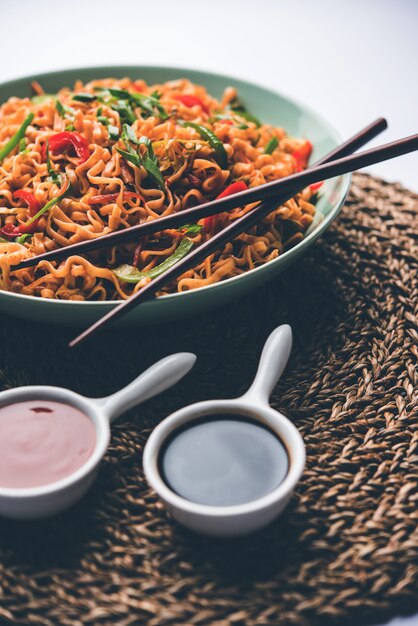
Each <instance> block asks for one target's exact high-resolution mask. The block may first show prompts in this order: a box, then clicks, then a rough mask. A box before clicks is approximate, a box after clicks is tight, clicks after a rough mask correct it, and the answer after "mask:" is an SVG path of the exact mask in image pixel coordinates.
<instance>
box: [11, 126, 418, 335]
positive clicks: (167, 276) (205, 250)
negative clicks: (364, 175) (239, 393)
mask: <svg viewBox="0 0 418 626" xmlns="http://www.w3.org/2000/svg"><path fill="white" fill-rule="evenodd" d="M386 127H387V123H386V120H384V119H382V118H380V119H378V120H376V121H375V122H373V124H370V126H368V127H366V128H365V129H363V130H362V131H361V132H359V133H358V134H357V135H355V136H354V137H352V138H351V139H349V140H348V141H347V142H345V143H343V144H342V145H341V146H339V147H338V148H336V149H335V150H333V151H332V152H330V153H329V154H328V155H326V156H325V157H324V158H322V159H321V160H320V161H319V162H318V163H317V164H316V165H315V166H313V167H311V168H309V169H307V170H305V171H304V172H300V173H298V174H293V175H292V176H288V177H287V178H284V179H280V180H277V181H273V182H270V183H266V184H265V185H260V186H259V187H254V188H251V189H248V190H246V191H242V192H240V193H237V194H235V195H233V196H227V197H225V198H220V199H218V200H214V201H212V202H207V203H205V204H202V205H200V206H198V207H193V208H191V209H186V210H184V211H181V212H180V213H176V214H173V215H168V216H166V217H162V218H159V219H156V220H153V221H151V222H145V223H144V224H140V225H138V226H133V227H131V228H129V229H126V230H124V231H118V232H116V233H110V234H108V235H104V236H103V237H100V238H98V239H95V240H90V241H87V242H82V243H80V244H74V245H71V246H66V247H65V248H62V249H60V250H54V251H51V252H47V253H45V254H42V255H39V256H37V257H32V258H31V259H26V260H25V261H22V262H21V263H20V264H19V265H18V266H16V267H14V268H13V269H14V270H15V269H21V268H23V267H30V266H32V265H35V264H37V263H39V261H41V260H45V259H48V260H57V259H61V258H63V257H66V256H69V255H71V254H75V253H77V254H80V253H82V252H86V251H91V250H94V249H97V248H100V247H103V246H106V245H108V244H112V245H114V244H115V243H120V242H121V241H126V240H129V239H133V238H137V237H138V236H144V235H146V234H150V233H155V232H160V231H162V230H165V229H168V228H178V227H180V226H183V225H184V224H187V223H189V222H191V221H196V220H199V219H202V218H203V217H208V216H209V215H215V214H216V213H221V212H224V211H228V210H231V209H233V208H236V207H240V206H243V205H246V204H249V203H253V202H259V201H261V202H260V204H259V205H257V206H256V207H254V208H253V209H251V211H249V212H248V213H247V214H245V215H244V216H242V217H241V218H238V219H237V220H234V221H233V222H231V223H230V224H229V225H228V226H227V227H226V228H224V229H223V230H222V231H221V232H219V233H218V234H216V235H214V236H213V237H212V238H211V239H209V240H208V241H206V242H205V243H203V244H201V245H200V246H199V247H198V248H196V249H195V250H194V251H192V252H191V253H190V254H188V255H187V256H186V257H185V258H183V259H182V260H180V261H179V262H178V263H177V264H176V265H174V266H173V267H171V268H170V269H168V270H167V271H166V272H164V273H163V274H161V275H160V276H158V277H157V278H155V279H153V280H152V281H150V282H149V283H148V284H147V285H146V286H145V287H143V288H142V289H141V290H140V291H138V292H137V293H135V294H134V295H132V296H131V297H130V298H129V299H128V300H126V301H124V302H122V303H121V304H119V305H118V306H117V307H116V308H114V309H112V310H111V311H110V312H109V313H107V314H106V315H104V316H103V317H102V318H101V319H99V320H98V321H97V322H95V323H94V324H92V325H91V326H90V327H89V328H87V329H86V330H85V331H84V332H82V333H81V334H80V335H79V336H78V337H76V338H75V339H73V340H72V341H71V342H70V344H69V345H70V347H74V346H76V345H77V344H79V343H81V342H82V341H84V340H85V339H86V338H87V337H89V336H91V335H92V334H93V333H95V332H97V331H99V330H102V329H103V328H104V327H105V326H107V325H108V324H109V323H110V322H114V321H116V320H117V319H119V318H120V317H122V316H123V315H125V314H126V313H127V312H128V311H130V310H131V309H133V308H134V307H136V306H138V305H139V304H141V303H142V302H144V301H145V300H148V299H150V298H152V297H153V296H154V294H155V292H156V291H158V290H159V289H161V288H162V287H163V286H164V285H165V284H166V283H168V282H170V281H171V280H173V279H174V278H176V277H177V276H179V275H181V274H183V273H184V272H185V271H187V270H188V269H190V268H192V267H194V266H196V265H198V264H199V263H200V262H201V261H203V260H204V259H205V258H206V257H207V256H208V255H210V254H211V253H212V252H214V251H215V250H217V249H219V248H220V247H221V246H223V245H224V244H225V243H226V242H228V241H231V240H233V239H234V238H235V237H237V236H238V235H239V234H240V233H242V232H244V231H245V230H247V229H249V228H251V227H252V226H253V225H254V224H256V223H257V222H259V221H260V220H262V219H263V218H264V217H265V216H266V215H268V214H269V213H270V212H272V211H273V210H274V209H275V208H277V206H280V205H281V204H284V203H285V202H287V201H288V200H289V199H290V198H292V197H293V196H294V195H295V194H297V193H299V192H300V191H302V190H303V189H304V188H305V187H307V186H308V185H312V184H314V183H317V182H320V181H322V180H326V179H329V178H334V177H335V176H340V175H342V174H346V173H348V172H352V171H354V170H356V169H360V168H363V167H367V166H369V165H373V164H375V163H379V162H381V161H385V160H387V159H392V158H395V157H397V156H400V155H402V154H407V153H408V152H412V151H414V150H417V149H418V135H413V136H411V137H407V138H404V139H400V140H398V141H394V142H392V143H389V144H385V145H383V146H380V147H378V148H373V149H372V150H368V151H365V152H362V153H360V154H358V155H351V153H352V152H354V151H355V150H357V149H358V148H360V147H361V146H363V145H364V144H366V143H367V142H368V141H370V140H371V139H373V138H374V137H375V136H376V135H378V134H379V133H380V132H382V131H383V130H385V128H386ZM347 155H349V156H347Z"/></svg>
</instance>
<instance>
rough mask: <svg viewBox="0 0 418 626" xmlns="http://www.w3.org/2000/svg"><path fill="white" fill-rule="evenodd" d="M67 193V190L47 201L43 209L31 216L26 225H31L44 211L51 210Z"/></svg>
mask: <svg viewBox="0 0 418 626" xmlns="http://www.w3.org/2000/svg"><path fill="white" fill-rule="evenodd" d="M65 194H66V192H64V193H63V194H61V195H60V196H57V197H56V198H52V200H50V201H49V202H47V203H46V204H45V206H43V207H42V209H40V210H39V211H38V212H37V213H36V214H35V215H34V216H33V217H31V218H30V220H29V221H28V222H27V223H26V226H29V225H30V224H33V223H34V222H36V221H37V220H38V219H39V218H40V217H41V215H43V214H44V213H46V212H47V211H49V209H51V208H52V207H53V206H55V205H56V204H58V202H60V201H61V200H62V199H63V198H65Z"/></svg>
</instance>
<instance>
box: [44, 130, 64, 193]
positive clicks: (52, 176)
mask: <svg viewBox="0 0 418 626" xmlns="http://www.w3.org/2000/svg"><path fill="white" fill-rule="evenodd" d="M46 169H47V170H48V174H49V176H48V180H49V181H50V182H51V183H54V184H55V185H57V186H58V187H61V185H62V176H61V174H60V173H59V172H56V171H55V170H54V168H53V167H52V164H51V157H50V156H49V141H48V139H47V140H46Z"/></svg>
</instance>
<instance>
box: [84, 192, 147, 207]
mask: <svg viewBox="0 0 418 626" xmlns="http://www.w3.org/2000/svg"><path fill="white" fill-rule="evenodd" d="M118 196H119V194H118V193H106V194H103V195H101V196H93V197H92V198H89V199H88V200H87V204H105V203H106V202H115V200H116V198H117V197H118ZM125 198H139V199H140V200H142V201H143V200H144V198H143V196H141V194H140V193H134V192H133V191H124V192H123V199H124V200H125Z"/></svg>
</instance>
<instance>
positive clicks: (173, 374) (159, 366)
mask: <svg viewBox="0 0 418 626" xmlns="http://www.w3.org/2000/svg"><path fill="white" fill-rule="evenodd" d="M195 362H196V355H195V354H192V353H191V352H178V353H177V354H171V355H170V356H167V357H165V358H164V359H161V361H158V362H157V363H154V365H151V367H150V368H148V369H147V370H146V371H145V372H143V373H142V374H140V375H139V376H138V377H137V378H135V380H133V381H132V382H131V383H129V385H127V386H126V387H124V388H123V389H120V391H117V392H116V393H114V394H112V395H111V396H106V397H105V398H91V400H92V401H93V402H95V403H96V404H98V405H99V406H100V409H101V410H102V411H103V412H104V413H105V415H106V417H107V418H108V419H109V421H110V422H113V420H115V419H116V418H117V417H119V415H121V414H122V413H124V412H125V411H128V410H129V409H131V408H132V407H134V406H136V405H137V404H140V403H141V402H144V401H145V400H148V399H149V398H152V397H153V396H156V395H157V394H159V393H161V392H162V391H165V390H166V389H169V387H172V386H173V385H175V384H176V383H177V382H178V381H179V380H181V379H182V378H183V376H185V374H187V372H188V371H189V370H191V368H192V367H193V365H194V364H195Z"/></svg>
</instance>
